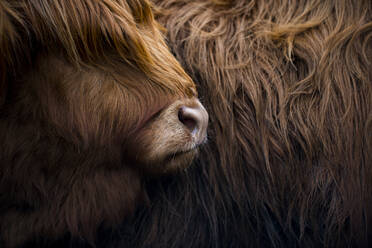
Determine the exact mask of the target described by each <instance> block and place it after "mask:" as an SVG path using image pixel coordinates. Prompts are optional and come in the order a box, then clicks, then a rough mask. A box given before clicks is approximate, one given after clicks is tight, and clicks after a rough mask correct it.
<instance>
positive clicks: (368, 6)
mask: <svg viewBox="0 0 372 248" xmlns="http://www.w3.org/2000/svg"><path fill="white" fill-rule="evenodd" d="M154 2H155V5H157V6H158V14H159V20H160V22H161V23H162V24H163V25H165V27H166V28H167V29H168V41H169V45H170V46H171V47H172V50H173V52H174V53H175V54H176V57H177V58H178V59H179V61H181V63H182V65H183V66H184V68H186V71H187V72H188V73H189V74H190V75H192V78H193V79H194V81H195V82H196V83H197V85H198V91H199V95H200V97H201V99H202V100H203V101H204V103H205V105H206V108H207V109H208V112H209V113H210V131H209V143H208V145H207V146H206V147H204V148H203V149H202V151H201V154H200V157H199V159H198V160H197V162H196V164H197V165H198V166H194V167H192V168H190V169H189V170H188V171H187V173H185V174H183V175H181V176H179V177H178V178H168V179H167V180H164V181H163V182H162V183H158V182H155V183H153V184H151V187H152V189H155V190H154V192H155V193H154V195H153V196H154V197H153V198H152V202H153V204H152V206H151V209H150V210H143V211H140V212H139V213H138V215H137V218H136V219H135V220H134V221H133V223H134V225H135V231H132V232H131V227H132V226H125V228H124V229H123V230H124V231H123V234H125V235H127V236H126V238H122V240H121V241H122V245H123V246H122V247H126V246H125V245H131V246H132V247H174V248H176V247H177V248H178V247H356V246H358V247H370V246H371V245H372V229H371V225H372V2H371V1H370V0H341V1H333V0H306V1H305V0H299V1H288V0H281V1H276V0H275V1H274V0H269V1H259V0H250V1H245V0H231V1H230V0H208V1H207V0H155V1H154Z"/></svg>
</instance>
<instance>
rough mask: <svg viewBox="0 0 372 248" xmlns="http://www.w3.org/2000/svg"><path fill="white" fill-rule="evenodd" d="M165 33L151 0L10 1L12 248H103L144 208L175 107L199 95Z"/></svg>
mask: <svg viewBox="0 0 372 248" xmlns="http://www.w3.org/2000/svg"><path fill="white" fill-rule="evenodd" d="M158 28H159V27H158V24H157V23H156V22H155V20H154V18H153V14H152V12H151V9H150V5H149V3H148V2H147V1H146V0H127V1H121V0H102V1H92V0H61V1H46V0H20V1H11V0H9V1H8V0H1V1H0V70H1V71H0V94H1V95H0V240H1V241H0V246H1V247H3V246H5V247H15V246H17V245H20V244H22V243H24V242H26V241H30V240H38V239H39V238H41V237H42V238H43V239H44V240H47V241H48V240H57V239H60V238H61V237H63V236H65V235H69V236H70V237H72V238H73V239H80V240H83V241H84V242H87V243H90V244H93V243H94V242H95V235H96V231H97V229H98V228H101V227H112V226H115V225H116V224H117V223H119V222H120V221H121V220H123V218H125V217H126V216H128V215H129V214H130V213H132V212H133V211H134V209H135V207H136V206H137V205H138V202H139V201H140V200H141V199H142V198H143V195H144V193H143V187H142V180H143V174H146V171H147V170H149V171H151V172H153V170H154V168H158V169H156V170H161V169H164V168H161V167H162V166H159V165H163V163H161V160H160V159H158V160H157V161H154V160H152V159H149V158H148V157H147V153H146V152H147V151H149V150H150V151H151V152H152V153H153V154H159V153H161V155H164V154H166V152H169V151H168V150H167V149H169V147H168V148H162V149H163V150H161V151H160V150H159V149H160V148H157V147H153V146H152V143H151V142H152V139H153V137H152V135H154V133H155V132H156V127H157V126H161V125H166V124H167V123H168V122H169V120H167V119H166V117H167V112H166V110H164V109H167V107H168V106H169V105H170V104H172V103H173V102H175V101H176V100H178V102H179V101H181V103H182V99H187V101H193V100H192V99H191V100H190V99H189V98H193V97H195V94H196V93H195V86H194V84H193V82H192V81H191V79H190V78H189V77H188V76H187V75H186V74H185V72H184V71H183V69H182V68H181V66H180V65H179V64H178V62H177V61H176V60H175V58H174V57H173V56H172V55H171V54H170V52H169V50H168V48H167V47H166V45H165V42H164V40H163V37H162V35H161V33H160V31H159V29H158ZM193 99H194V98H193ZM178 102H176V104H178ZM164 111H165V114H162V115H161V117H157V116H158V115H157V114H158V113H164ZM162 118H163V119H164V120H163V119H162ZM177 121H178V120H177ZM154 123H155V124H156V125H155V124H154ZM176 124H177V123H175V124H174V125H176ZM154 125H155V126H154ZM164 128H165V127H163V129H164ZM163 129H161V130H163ZM148 130H151V132H149V131H148ZM161 130H160V131H161ZM176 133H177V135H178V136H174V139H173V140H169V143H170V144H174V145H179V146H180V145H182V144H183V143H180V142H185V141H182V139H181V138H187V135H186V133H184V134H183V131H182V130H181V131H179V130H178V131H177V132H176ZM180 133H181V136H180ZM182 135H183V136H182ZM136 141H138V142H136ZM140 141H141V142H140ZM128 145H130V146H131V147H128ZM132 146H135V149H133V147H132ZM149 147H150V148H149ZM157 149H158V150H157ZM129 150H130V153H129V152H128V151H129ZM175 152H176V151H175ZM191 155H193V154H191V153H189V154H188V157H187V160H190V159H191V158H192V156H191ZM159 156H160V155H159ZM137 158H140V159H141V162H138V160H137ZM185 159H186V157H185ZM142 162H143V163H142ZM163 162H164V161H163ZM153 163H154V164H155V163H160V164H156V166H158V167H156V166H155V167H154V168H151V166H152V164H153ZM164 164H165V163H164ZM184 166H185V165H184ZM172 169H174V168H172ZM164 170H165V169H164ZM160 172H161V171H160ZM1 242H3V243H1Z"/></svg>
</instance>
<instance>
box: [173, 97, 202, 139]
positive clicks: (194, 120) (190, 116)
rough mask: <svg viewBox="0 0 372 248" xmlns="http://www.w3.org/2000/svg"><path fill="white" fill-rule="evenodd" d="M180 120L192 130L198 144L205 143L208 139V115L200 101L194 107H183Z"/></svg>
mask: <svg viewBox="0 0 372 248" xmlns="http://www.w3.org/2000/svg"><path fill="white" fill-rule="evenodd" d="M178 119H179V120H180V122H181V123H182V124H183V125H184V126H185V127H187V129H189V130H190V132H191V134H192V135H193V136H194V137H195V139H196V142H197V143H198V144H200V143H203V142H204V140H205V139H206V137H207V127H208V113H207V111H206V110H205V108H204V107H203V105H201V104H200V102H199V101H198V102H197V104H196V105H193V106H181V107H180V109H179V111H178Z"/></svg>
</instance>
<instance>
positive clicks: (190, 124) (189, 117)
mask: <svg viewBox="0 0 372 248" xmlns="http://www.w3.org/2000/svg"><path fill="white" fill-rule="evenodd" d="M197 115H198V113H197V111H196V110H194V109H192V108H189V107H185V106H183V107H181V108H180V109H179V110H178V119H179V120H180V122H181V123H182V124H183V125H185V126H186V127H187V128H188V129H189V130H190V131H191V132H194V131H196V130H197V127H198V122H199V120H198V116H197Z"/></svg>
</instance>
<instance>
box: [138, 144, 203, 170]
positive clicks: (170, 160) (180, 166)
mask: <svg viewBox="0 0 372 248" xmlns="http://www.w3.org/2000/svg"><path fill="white" fill-rule="evenodd" d="M198 150H199V149H198V148H193V149H190V150H181V151H174V152H171V153H169V154H167V155H166V156H164V158H163V159H159V160H158V161H148V163H147V164H146V165H145V166H146V169H145V170H146V171H147V172H148V173H149V174H150V175H152V176H159V175H167V174H170V173H177V172H180V171H183V170H185V169H187V168H188V167H189V166H190V165H191V163H192V161H193V160H194V158H195V157H196V156H197V154H198Z"/></svg>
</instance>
